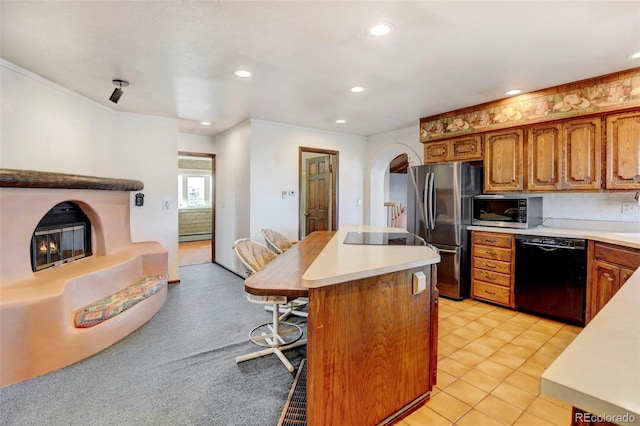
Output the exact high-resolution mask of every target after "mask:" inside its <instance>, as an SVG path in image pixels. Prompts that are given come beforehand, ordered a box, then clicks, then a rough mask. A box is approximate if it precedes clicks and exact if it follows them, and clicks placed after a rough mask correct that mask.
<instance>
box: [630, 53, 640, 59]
mask: <svg viewBox="0 0 640 426" xmlns="http://www.w3.org/2000/svg"><path fill="white" fill-rule="evenodd" d="M629 59H640V52H636V53H633V54H631V55H629Z"/></svg>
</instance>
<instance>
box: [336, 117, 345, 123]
mask: <svg viewBox="0 0 640 426" xmlns="http://www.w3.org/2000/svg"><path fill="white" fill-rule="evenodd" d="M346 122H347V120H343V119H341V118H340V119H338V120H336V123H337V124H344V123H346Z"/></svg>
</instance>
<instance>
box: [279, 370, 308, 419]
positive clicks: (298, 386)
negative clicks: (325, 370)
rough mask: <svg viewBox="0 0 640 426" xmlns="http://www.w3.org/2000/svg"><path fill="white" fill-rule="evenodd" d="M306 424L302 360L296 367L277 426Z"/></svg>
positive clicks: (304, 375)
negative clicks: (294, 376)
mask: <svg viewBox="0 0 640 426" xmlns="http://www.w3.org/2000/svg"><path fill="white" fill-rule="evenodd" d="M306 424H307V363H306V359H303V360H302V362H301V363H300V367H298V372H297V373H296V378H295V379H294V381H293V385H292V386H291V390H290V391H289V397H288V398H287V402H286V404H285V405H284V408H283V410H282V414H281V415H280V421H279V422H278V426H301V425H306Z"/></svg>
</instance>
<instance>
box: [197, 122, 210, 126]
mask: <svg viewBox="0 0 640 426" xmlns="http://www.w3.org/2000/svg"><path fill="white" fill-rule="evenodd" d="M200 124H202V125H203V126H211V123H209V122H208V121H201V122H200Z"/></svg>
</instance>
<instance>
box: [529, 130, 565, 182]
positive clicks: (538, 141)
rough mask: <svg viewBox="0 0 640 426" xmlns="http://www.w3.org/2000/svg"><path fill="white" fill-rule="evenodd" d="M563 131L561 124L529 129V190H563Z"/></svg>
mask: <svg viewBox="0 0 640 426" xmlns="http://www.w3.org/2000/svg"><path fill="white" fill-rule="evenodd" d="M561 135H562V129H561V126H560V125H559V124H546V125H538V126H533V127H530V128H528V129H527V152H528V156H527V160H528V161H527V189H528V190H529V191H557V190H559V189H561V188H562V183H561V181H560V175H561V173H562V160H561V157H562V146H561Z"/></svg>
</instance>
